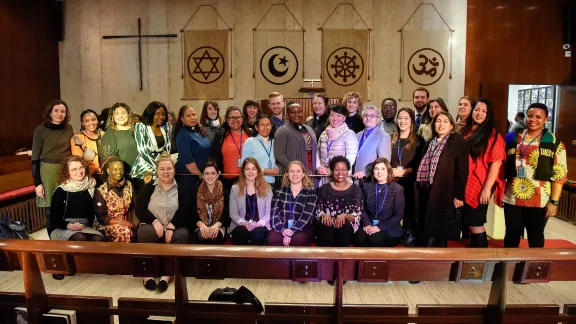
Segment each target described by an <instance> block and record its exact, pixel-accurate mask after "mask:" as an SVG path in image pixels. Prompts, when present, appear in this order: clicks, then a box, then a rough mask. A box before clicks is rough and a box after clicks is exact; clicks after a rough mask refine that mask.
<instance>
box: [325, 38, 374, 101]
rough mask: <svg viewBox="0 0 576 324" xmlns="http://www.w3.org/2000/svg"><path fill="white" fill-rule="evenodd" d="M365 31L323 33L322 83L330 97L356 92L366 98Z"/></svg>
mask: <svg viewBox="0 0 576 324" xmlns="http://www.w3.org/2000/svg"><path fill="white" fill-rule="evenodd" d="M369 35H370V33H369V31H368V30H365V29H323V30H322V84H323V85H324V89H326V95H328V96H329V97H330V98H342V97H344V95H345V94H346V93H347V92H350V91H357V92H359V93H360V95H361V96H362V97H364V98H367V97H368V73H369V71H368V59H369V57H368V56H369V51H368V39H369V37H370V36H369Z"/></svg>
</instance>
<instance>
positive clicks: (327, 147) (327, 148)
mask: <svg viewBox="0 0 576 324" xmlns="http://www.w3.org/2000/svg"><path fill="white" fill-rule="evenodd" d="M332 143H334V140H331V141H329V142H328V145H326V151H327V152H326V153H328V154H327V155H330V147H332Z"/></svg>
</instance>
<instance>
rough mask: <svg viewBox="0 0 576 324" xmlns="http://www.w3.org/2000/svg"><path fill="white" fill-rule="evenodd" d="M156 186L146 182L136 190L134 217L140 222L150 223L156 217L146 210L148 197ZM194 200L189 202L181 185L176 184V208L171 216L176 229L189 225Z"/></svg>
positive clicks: (193, 209) (148, 201)
mask: <svg viewBox="0 0 576 324" xmlns="http://www.w3.org/2000/svg"><path fill="white" fill-rule="evenodd" d="M155 188H156V186H154V184H153V183H152V182H150V183H147V184H145V185H144V187H142V189H140V191H139V192H138V198H137V199H136V217H138V220H140V222H142V223H146V224H152V222H154V220H155V219H156V216H154V214H152V213H151V212H150V211H149V210H148V204H149V203H150V197H152V194H153V193H154V189H155ZM192 204H194V206H192ZM194 207H195V202H194V203H193V202H190V199H189V196H187V194H186V191H185V190H184V189H183V187H181V186H178V210H177V211H176V214H174V217H173V218H172V221H171V223H172V225H174V226H175V227H176V228H177V229H178V228H180V227H189V225H190V224H191V223H192V220H193V219H194V218H195V216H194V215H192V214H191V213H192V212H195V208H194Z"/></svg>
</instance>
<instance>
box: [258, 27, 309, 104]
mask: <svg viewBox="0 0 576 324" xmlns="http://www.w3.org/2000/svg"><path fill="white" fill-rule="evenodd" d="M303 36H304V31H302V30H285V29H282V30H256V33H255V37H254V46H255V51H254V53H255V55H256V56H255V58H256V59H255V64H256V69H255V77H256V98H268V95H269V94H270V93H271V92H280V93H281V94H282V95H284V97H285V98H298V97H300V96H301V95H302V94H301V93H300V92H298V90H299V89H300V88H301V87H302V82H303V78H302V71H303V69H304V62H303V57H304V44H303Z"/></svg>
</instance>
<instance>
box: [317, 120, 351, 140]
mask: <svg viewBox="0 0 576 324" xmlns="http://www.w3.org/2000/svg"><path fill="white" fill-rule="evenodd" d="M348 129H349V128H348V125H347V124H346V123H342V125H340V126H338V127H336V128H334V127H332V126H328V127H326V130H325V131H324V132H323V133H322V135H320V137H321V140H322V139H323V140H329V141H332V140H334V139H336V138H338V137H340V136H342V135H343V134H344V133H346V131H347V130H348Z"/></svg>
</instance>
